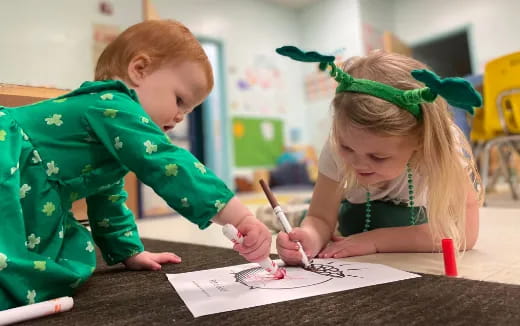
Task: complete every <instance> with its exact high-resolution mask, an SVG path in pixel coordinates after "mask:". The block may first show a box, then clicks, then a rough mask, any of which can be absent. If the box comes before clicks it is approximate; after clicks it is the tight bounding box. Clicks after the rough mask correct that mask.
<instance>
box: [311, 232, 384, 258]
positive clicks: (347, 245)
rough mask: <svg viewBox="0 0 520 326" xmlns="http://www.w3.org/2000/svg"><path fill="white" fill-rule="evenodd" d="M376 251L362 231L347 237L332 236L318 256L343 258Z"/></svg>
mask: <svg viewBox="0 0 520 326" xmlns="http://www.w3.org/2000/svg"><path fill="white" fill-rule="evenodd" d="M375 253H377V248H376V246H375V244H374V243H373V242H372V241H371V240H370V239H368V237H366V236H363V234H362V233H360V234H354V235H351V236H349V237H338V236H335V235H334V236H332V242H330V243H329V245H328V246H327V247H325V249H323V250H322V251H321V252H320V253H319V255H318V257H319V258H343V257H351V256H363V255H370V254H375Z"/></svg>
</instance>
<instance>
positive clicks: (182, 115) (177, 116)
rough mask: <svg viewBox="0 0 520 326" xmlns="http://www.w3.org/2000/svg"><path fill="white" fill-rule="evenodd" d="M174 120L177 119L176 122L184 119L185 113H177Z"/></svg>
mask: <svg viewBox="0 0 520 326" xmlns="http://www.w3.org/2000/svg"><path fill="white" fill-rule="evenodd" d="M173 120H175V123H179V122H182V120H184V113H182V112H179V113H177V114H176V115H175V117H174V118H173Z"/></svg>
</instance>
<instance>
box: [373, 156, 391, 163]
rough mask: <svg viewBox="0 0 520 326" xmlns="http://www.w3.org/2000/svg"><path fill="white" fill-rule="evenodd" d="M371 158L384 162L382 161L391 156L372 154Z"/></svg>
mask: <svg viewBox="0 0 520 326" xmlns="http://www.w3.org/2000/svg"><path fill="white" fill-rule="evenodd" d="M370 158H371V159H372V160H374V161H376V162H382V161H385V160H387V159H388V158H389V157H380V156H375V155H370Z"/></svg>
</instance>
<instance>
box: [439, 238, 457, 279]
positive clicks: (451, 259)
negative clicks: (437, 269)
mask: <svg viewBox="0 0 520 326" xmlns="http://www.w3.org/2000/svg"><path fill="white" fill-rule="evenodd" d="M442 254H443V256H444V273H445V274H446V276H457V260H456V257H455V248H454V247H453V240H452V239H442Z"/></svg>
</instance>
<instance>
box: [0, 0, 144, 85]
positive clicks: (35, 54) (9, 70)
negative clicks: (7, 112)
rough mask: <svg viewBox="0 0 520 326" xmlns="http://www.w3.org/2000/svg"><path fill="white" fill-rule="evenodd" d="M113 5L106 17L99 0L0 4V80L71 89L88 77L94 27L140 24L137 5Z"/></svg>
mask: <svg viewBox="0 0 520 326" xmlns="http://www.w3.org/2000/svg"><path fill="white" fill-rule="evenodd" d="M111 3H112V4H113V5H114V7H115V8H116V10H115V12H114V15H113V16H110V17H107V16H103V15H101V14H99V13H98V10H97V5H98V2H97V1H85V0H50V1H40V0H19V1H0V13H1V22H2V28H0V82H3V83H13V84H23V85H35V86H49V87H57V88H75V87H78V86H79V84H80V83H81V82H83V81H85V80H89V79H92V78H93V76H94V74H93V70H94V66H93V60H92V24H93V23H110V24H115V25H119V26H121V28H125V27H127V26H129V25H132V24H134V23H136V22H138V21H140V20H141V6H140V1H127V0H112V1H111Z"/></svg>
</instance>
